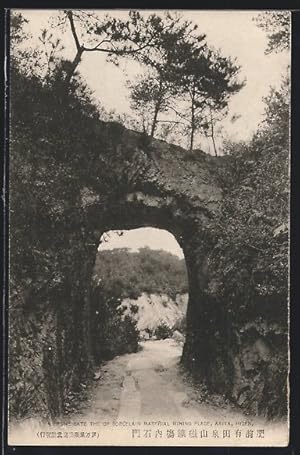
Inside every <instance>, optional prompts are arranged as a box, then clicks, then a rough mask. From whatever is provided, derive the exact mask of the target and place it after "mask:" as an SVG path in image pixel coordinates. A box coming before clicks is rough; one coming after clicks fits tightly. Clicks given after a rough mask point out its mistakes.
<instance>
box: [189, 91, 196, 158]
mask: <svg viewBox="0 0 300 455" xmlns="http://www.w3.org/2000/svg"><path fill="white" fill-rule="evenodd" d="M191 99H192V106H191V137H190V149H189V150H190V152H192V151H193V146H194V135H195V104H194V102H195V89H194V88H193V91H192V94H191Z"/></svg>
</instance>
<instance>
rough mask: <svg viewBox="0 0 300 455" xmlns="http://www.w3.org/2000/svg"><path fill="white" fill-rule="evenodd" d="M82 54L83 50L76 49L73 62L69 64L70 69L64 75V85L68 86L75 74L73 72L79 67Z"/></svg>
mask: <svg viewBox="0 0 300 455" xmlns="http://www.w3.org/2000/svg"><path fill="white" fill-rule="evenodd" d="M82 54H83V49H82V48H80V49H78V51H77V53H76V55H75V58H74V60H73V62H72V63H71V64H70V67H69V69H68V71H67V74H66V77H65V83H66V85H69V83H70V81H71V79H72V77H73V75H74V73H75V70H76V68H77V66H78V65H79V63H80V60H81V57H82Z"/></svg>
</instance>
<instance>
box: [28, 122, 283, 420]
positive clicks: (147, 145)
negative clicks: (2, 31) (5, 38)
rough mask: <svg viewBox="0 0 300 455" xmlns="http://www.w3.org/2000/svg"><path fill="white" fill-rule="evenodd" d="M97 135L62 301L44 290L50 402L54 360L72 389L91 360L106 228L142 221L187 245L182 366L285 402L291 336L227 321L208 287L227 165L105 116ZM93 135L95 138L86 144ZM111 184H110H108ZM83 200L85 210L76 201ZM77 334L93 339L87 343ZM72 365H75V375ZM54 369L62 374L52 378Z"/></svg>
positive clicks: (244, 394)
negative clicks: (278, 378) (277, 371)
mask: <svg viewBox="0 0 300 455" xmlns="http://www.w3.org/2000/svg"><path fill="white" fill-rule="evenodd" d="M83 134H84V132H83ZM93 134H94V135H95V137H94V138H93V143H95V142H96V143H97V142H98V143H99V147H98V149H97V150H95V153H94V155H93V156H94V160H95V166H94V171H89V175H84V178H82V177H81V179H78V188H77V190H76V194H75V195H74V194H71V195H70V198H71V196H72V200H71V201H70V204H69V205H68V206H67V210H68V212H67V213H73V212H74V213H73V215H74V216H76V214H77V213H78V219H79V221H78V223H77V226H76V230H75V227H74V229H73V230H72V229H69V230H67V229H66V227H65V226H62V232H63V234H64V238H65V240H64V243H63V247H64V248H65V249H66V252H65V253H63V254H62V255H61V257H59V258H58V259H57V263H56V265H55V274H56V276H57V277H58V278H57V280H60V281H59V283H63V284H62V285H61V289H62V291H59V292H60V294H59V295H60V299H61V300H60V301H59V300H58V298H57V296H56V295H55V294H54V293H53V296H52V295H50V293H48V294H47V293H46V291H43V292H45V296H46V297H45V302H46V303H47V307H46V309H45V310H43V311H44V313H42V314H46V313H47V312H48V313H49V314H50V315H51V314H52V313H53V317H52V316H51V318H52V319H51V320H53V327H52V326H51V330H48V332H47V333H45V336H44V339H45V340H46V341H45V346H44V348H43V350H42V349H41V353H40V354H39V355H40V358H41V359H43V360H41V361H40V364H41V365H43V368H45V381H44V382H45V387H46V389H47V390H48V392H47V393H48V395H49V396H50V395H51V394H52V395H51V400H52V402H53V390H54V385H53V384H56V382H57V380H56V379H57V377H60V374H59V373H58V372H59V369H58V368H56V366H57V365H62V366H63V367H64V368H65V370H66V371H65V376H64V377H66V378H67V379H66V380H67V381H69V382H68V384H70V387H72V384H73V382H74V381H75V380H76V378H77V377H79V376H80V375H82V372H83V371H86V370H87V365H88V363H89V362H91V361H92V359H91V353H90V346H89V339H88V337H89V324H90V317H93V315H90V314H89V293H88V292H89V291H88V289H89V283H90V282H91V276H92V272H93V266H94V261H95V256H96V252H97V247H98V243H99V239H100V237H101V235H102V234H103V233H104V232H106V231H109V230H113V229H120V230H122V229H133V228H138V227H144V226H145V227H157V228H161V229H166V230H168V231H170V232H171V233H172V234H173V235H174V236H175V238H176V239H177V241H178V243H179V244H180V246H181V247H182V249H183V251H184V255H185V261H186V267H187V272H188V282H189V298H188V305H187V331H186V341H185V345H184V349H183V356H182V362H183V364H184V365H185V366H186V367H187V368H188V369H189V370H192V371H193V372H194V373H195V374H197V375H198V376H200V377H201V379H202V380H203V381H205V382H206V383H207V385H208V387H209V388H210V389H211V390H212V391H216V392H221V393H222V394H225V395H227V396H228V397H229V398H232V399H234V400H235V401H236V402H237V403H239V404H240V405H241V406H245V407H247V406H248V404H249V403H254V405H253V406H252V408H251V411H252V412H256V411H257V409H258V408H259V403H260V402H261V401H262V400H263V397H264V396H269V397H271V398H272V400H273V401H274V400H275V402H284V400H285V383H283V384H282V385H281V386H280V387H278V390H276V393H275V395H274V394H273V392H272V380H270V378H272V374H273V373H272V368H273V365H274V362H275V363H276V361H277V359H278V358H280V356H281V357H282V358H283V359H285V354H286V345H285V344H284V340H283V342H282V341H281V342H279V343H277V341H276V340H277V338H276V336H275V338H274V337H273V338H270V337H269V335H268V329H266V330H265V331H264V332H263V333H262V332H261V333H260V332H259V330H252V331H251V334H250V335H249V333H250V332H249V330H248V329H247V330H246V329H245V330H244V331H242V330H241V329H242V327H239V321H236V320H235V316H234V315H231V318H230V319H228V318H227V316H228V315H226V314H224V310H223V307H224V305H223V302H221V301H219V300H218V297H217V296H215V297H212V296H211V293H209V292H207V291H208V288H209V286H211V285H212V283H210V276H211V273H210V265H209V256H210V252H211V251H212V249H213V247H214V245H215V244H216V241H217V238H216V234H215V226H216V224H217V223H218V219H219V217H220V213H221V209H222V201H223V195H222V190H221V188H220V186H219V184H218V180H217V172H216V171H217V169H218V168H220V167H222V165H223V161H222V158H217V157H211V156H208V155H206V154H205V153H203V152H201V151H194V152H193V153H189V152H187V151H186V150H184V149H182V148H180V147H177V146H175V145H170V144H167V143H166V142H163V141H158V140H154V139H151V138H149V137H147V136H144V135H141V134H138V133H136V132H134V131H130V130H126V129H125V128H123V127H122V126H120V125H118V124H114V123H110V124H106V123H101V122H100V123H99V127H98V129H97V130H96V131H95V132H94V133H93ZM89 141H90V137H87V138H86V144H89ZM82 153H83V154H84V153H85V151H84V150H82ZM82 172H83V174H84V172H85V171H84V169H83V170H82ZM93 172H94V173H93ZM105 179H106V180H105ZM82 181H84V182H85V183H84V184H83V183H82ZM103 181H108V182H109V185H106V186H105V185H104V184H103ZM66 194H67V195H68V194H69V188H68V182H67V181H66ZM66 197H69V196H66ZM78 200H79V201H80V208H79V209H78V207H77V206H76V207H75V205H74V204H75V203H77V201H78ZM72 201H73V202H72ZM67 202H68V201H67V199H66V203H67ZM74 207H75V208H74ZM72 211H73V212H72ZM41 232H42V233H43V231H42V230H41ZM56 234H57V232H53V233H52V232H50V233H49V234H48V235H49V236H48V238H47V245H49V244H51V242H53V244H55V241H56V240H55V239H56V237H55V236H56ZM51 236H52V237H51ZM41 238H42V239H44V237H42V236H41ZM66 255H68V261H67V262H66V261H65V257H66ZM63 261H64V262H63ZM40 273H42V272H40ZM45 281H46V280H45ZM48 282H49V280H48ZM29 298H30V294H29ZM145 298H146V297H145ZM41 300H43V295H42V294H40V295H39V301H41ZM60 302H62V303H61V304H60ZM154 306H156V304H155V305H154ZM27 311H30V308H29V309H28V310H27ZM45 312H46V313H45ZM51 312H52V313H51ZM48 313H47V314H48ZM65 314H67V316H68V317H67V318H66V317H65ZM259 314H260V309H259V307H258V306H257V307H255V310H254V313H253V315H252V316H251V320H249V323H255V320H256V319H257V318H259ZM49 317H50V316H49ZM55 321H56V322H55ZM65 321H66V322H65ZM144 322H145V321H144ZM145 324H146V322H145ZM254 325H255V324H254ZM75 327H76V330H75ZM78 339H81V340H85V343H84V344H83V343H82V344H81V345H80V349H79V347H78V343H77V340H78ZM71 340H74V341H71ZM274 340H275V341H274ZM50 343H51V349H52V347H53V346H56V348H55V349H54V348H53V350H51V351H49V350H48V348H47V346H48V345H50ZM280 344H281V347H278V345H280ZM70 352H72V353H73V354H72V356H71V361H70ZM283 364H284V362H283ZM74 365H75V366H76V368H75V369H74ZM68 368H69V369H71V368H72V374H69V370H68ZM40 371H42V370H40ZM51 372H55V373H53V375H54V376H53V377H52V376H51V374H52V373H51ZM72 381H73V382H72ZM61 387H65V383H64V384H62V385H61ZM272 394H273V395H272ZM271 398H270V399H271ZM49 400H50V398H49ZM62 401H63V398H60V405H59V406H58V405H55V406H54V405H53V406H52V407H53V412H52V414H53V415H57V414H59V413H60V412H61V408H62V405H61V403H62ZM248 408H249V406H248Z"/></svg>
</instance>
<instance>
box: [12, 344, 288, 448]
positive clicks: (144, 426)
mask: <svg viewBox="0 0 300 455" xmlns="http://www.w3.org/2000/svg"><path fill="white" fill-rule="evenodd" d="M181 352H182V346H180V345H178V344H177V343H176V342H175V341H174V340H171V339H167V340H158V341H146V342H144V343H141V350H140V351H139V352H137V353H134V354H126V355H123V356H119V357H116V358H114V359H113V360H111V361H109V362H106V364H104V365H102V366H101V368H100V369H99V371H98V372H96V378H98V379H97V380H95V382H94V386H93V387H92V388H91V390H90V391H89V397H88V399H87V400H86V401H85V403H84V405H82V407H81V409H80V410H78V412H77V413H72V415H69V416H68V417H66V418H64V419H63V420H62V422H61V423H60V424H59V423H58V424H57V426H56V427H55V426H54V427H51V428H48V430H51V431H52V430H56V431H57V432H56V433H55V431H54V434H58V432H59V431H60V432H61V431H67V432H68V431H69V432H70V431H71V434H76V431H77V434H83V435H84V434H85V433H84V432H87V434H88V435H96V436H97V438H99V440H98V439H95V441H93V439H88V438H87V439H84V438H83V439H81V440H80V443H81V444H83V445H93V444H94V445H95V444H96V445H97V444H99V443H101V444H103V445H107V444H108V445H110V444H116V445H118V444H120V445H131V444H133V445H140V444H145V445H151V444H154V445H161V444H162V442H163V440H164V441H167V443H168V444H171V445H185V444H187V445H193V444H195V440H194V439H192V438H195V437H197V441H196V445H197V444H199V445H235V444H237V445H242V444H245V445H265V444H266V442H265V441H266V440H267V441H268V443H267V444H266V445H272V444H275V445H276V443H277V444H278V445H282V444H283V445H284V444H285V443H286V441H287V431H286V426H285V424H284V422H277V423H275V422H273V423H267V422H266V421H264V420H263V419H258V418H255V419H251V418H249V417H247V416H245V415H243V414H242V413H241V412H238V411H236V410H235V409H233V408H232V407H231V406H229V405H226V404H225V401H224V400H220V402H219V404H218V405H217V403H216V402H215V404H214V405H213V404H212V403H211V402H209V403H208V402H205V401H204V400H203V397H202V396H201V393H200V392H199V390H197V389H196V388H195V387H194V386H193V384H191V383H190V382H189V381H188V380H187V379H186V378H185V375H183V374H182V371H181V369H180V367H179V359H180V356H181ZM210 400H211V398H210ZM261 429H263V430H264V436H263V437H264V438H266V439H262V438H260V437H259V436H257V434H258V433H257V432H258V431H261ZM82 430H84V432H83V433H81V432H82ZM45 431H47V428H45V426H43V425H41V423H39V422H37V421H32V422H28V421H27V422H26V423H25V424H23V425H18V426H16V427H14V428H12V431H11V441H12V442H13V443H14V444H17V443H18V441H20V442H22V444H23V443H24V441H26V442H27V443H28V444H36V443H37V444H39V443H40V442H41V441H40V439H39V436H38V435H39V434H47V433H41V432H45ZM228 431H229V432H230V439H228V437H229V436H228V435H229V433H228ZM78 432H79V433H78ZM183 432H184V435H185V437H186V438H187V437H188V436H189V435H190V436H189V437H190V439H183ZM50 434H52V433H50ZM247 434H249V435H251V434H252V436H249V439H247ZM216 435H217V436H216ZM169 437H170V439H168V438H169ZM250 437H251V438H253V439H250ZM159 438H161V439H159ZM163 438H164V439H163ZM166 438H167V439H166ZM171 438H173V439H171ZM181 438H182V439H181ZM242 438H243V439H242ZM47 444H50V445H53V444H54V445H55V444H58V445H59V444H71V445H73V444H75V445H76V444H78V440H77V439H76V438H73V439H70V438H67V439H59V440H58V439H53V440H52V439H49V440H47Z"/></svg>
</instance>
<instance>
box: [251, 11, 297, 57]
mask: <svg viewBox="0 0 300 455" xmlns="http://www.w3.org/2000/svg"><path fill="white" fill-rule="evenodd" d="M256 23H257V25H258V27H260V28H262V29H263V30H264V31H265V32H266V33H267V37H268V47H267V49H266V51H265V52H266V54H269V53H271V52H282V51H285V50H288V49H289V48H290V33H291V13H290V12H289V11H266V12H264V13H261V14H259V15H258V17H257V18H256Z"/></svg>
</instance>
